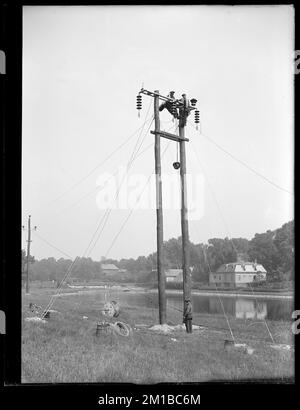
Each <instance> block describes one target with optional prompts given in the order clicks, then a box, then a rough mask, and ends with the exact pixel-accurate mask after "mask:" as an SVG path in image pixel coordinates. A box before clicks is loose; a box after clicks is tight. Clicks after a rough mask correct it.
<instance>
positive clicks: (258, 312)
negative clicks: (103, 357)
mask: <svg viewBox="0 0 300 410" xmlns="http://www.w3.org/2000/svg"><path fill="white" fill-rule="evenodd" d="M113 298H114V299H115V300H117V301H118V302H119V303H120V304H122V302H123V303H125V304H128V305H132V306H143V307H154V308H158V295H157V293H131V292H124V291H118V292H116V291H111V292H109V300H112V299H113ZM220 299H221V300H222V303H223V306H224V310H225V312H226V314H227V315H229V316H233V317H236V318H239V319H257V320H263V319H268V320H291V314H292V311H293V310H294V302H293V300H292V299H279V298H277V299H271V298H265V299H264V298H255V297H253V298H252V297H243V296H232V297H230V296H225V297H220V298H219V297H218V296H217V295H193V297H192V302H193V311H194V312H195V313H210V314H218V315H219V314H220V315H222V314H223V309H222V304H221V303H220ZM182 304H183V302H182V295H181V294H174V293H172V294H171V293H167V307H168V308H169V309H174V310H177V311H182Z"/></svg>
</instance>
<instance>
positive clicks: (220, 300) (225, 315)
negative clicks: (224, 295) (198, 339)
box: [203, 246, 235, 343]
mask: <svg viewBox="0 0 300 410" xmlns="http://www.w3.org/2000/svg"><path fill="white" fill-rule="evenodd" d="M203 252H204V255H205V261H206V263H207V266H208V269H209V273H210V274H212V271H211V268H210V263H209V260H208V258H207V254H206V249H205V246H204V247H203ZM215 286H216V291H217V295H218V298H219V302H220V304H221V306H222V310H223V314H224V317H225V318H226V322H227V325H228V328H229V331H230V334H231V337H232V340H233V342H234V343H235V337H234V336H233V332H232V329H231V326H230V323H229V319H228V316H227V314H226V312H225V308H224V305H223V302H222V299H221V297H220V294H219V292H218V287H217V284H216V282H215Z"/></svg>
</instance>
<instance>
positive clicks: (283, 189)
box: [192, 124, 294, 195]
mask: <svg viewBox="0 0 300 410" xmlns="http://www.w3.org/2000/svg"><path fill="white" fill-rule="evenodd" d="M192 125H193V126H194V124H192ZM194 128H195V126H194ZM196 131H197V132H198V133H199V134H200V135H201V136H203V137H204V138H206V139H207V140H208V141H209V142H210V143H212V144H213V145H215V146H216V147H217V148H219V150H221V151H223V152H224V153H225V154H227V155H229V156H230V157H231V158H232V159H234V160H235V161H237V162H239V163H240V164H241V165H243V166H244V167H246V168H247V169H248V170H249V171H251V172H253V173H254V174H255V175H257V176H259V177H260V178H262V179H263V180H265V181H266V182H268V183H269V184H271V185H273V186H274V187H276V188H278V189H280V190H281V191H284V192H287V193H288V194H290V195H294V193H293V192H291V191H289V190H287V189H285V188H283V187H281V186H280V185H278V184H276V183H275V182H273V181H271V180H270V179H269V178H267V177H266V176H264V175H263V174H261V173H260V172H258V171H256V170H255V169H254V168H252V167H251V166H250V165H248V164H246V162H244V161H242V160H241V159H239V158H237V157H236V156H234V155H233V154H231V153H230V152H229V151H227V150H226V149H225V148H223V147H222V146H221V145H220V144H218V143H217V142H216V141H214V140H213V139H212V138H211V137H209V136H208V135H205V134H203V133H202V132H201V131H199V130H196Z"/></svg>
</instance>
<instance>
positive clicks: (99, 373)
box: [22, 289, 294, 384]
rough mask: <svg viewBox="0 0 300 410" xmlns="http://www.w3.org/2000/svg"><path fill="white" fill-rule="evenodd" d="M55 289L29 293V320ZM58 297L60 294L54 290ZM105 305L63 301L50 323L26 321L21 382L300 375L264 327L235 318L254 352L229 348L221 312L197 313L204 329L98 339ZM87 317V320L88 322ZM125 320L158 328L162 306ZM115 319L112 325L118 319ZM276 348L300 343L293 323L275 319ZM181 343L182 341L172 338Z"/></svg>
mask: <svg viewBox="0 0 300 410" xmlns="http://www.w3.org/2000/svg"><path fill="white" fill-rule="evenodd" d="M49 292H50V291H49V290H47V289H37V290H35V291H34V292H33V293H32V294H31V295H28V296H25V295H23V319H24V318H25V317H26V316H30V315H32V314H30V312H29V310H28V305H29V302H33V303H36V304H38V305H42V306H46V305H47V303H48V302H49V297H50V293H49ZM52 292H53V290H52ZM102 306H103V303H102V302H101V300H100V299H99V294H98V295H97V294H95V293H93V294H84V295H73V296H71V295H70V296H63V297H60V298H58V299H57V301H56V302H55V305H54V307H53V309H55V310H58V311H59V313H53V314H51V318H50V320H49V321H47V323H33V322H27V321H25V320H23V324H22V382H24V383H53V382H55V383H68V382H72V383H83V382H96V383H97V382H98V383H115V382H126V383H127V382H132V383H139V384H149V383H151V384H152V383H159V382H205V381H213V380H230V381H232V380H236V381H237V380H243V379H248V380H249V379H256V380H258V379H266V378H268V379H270V378H277V379H278V378H280V379H283V378H293V376H294V353H293V352H292V351H284V350H275V349H273V348H271V347H270V338H269V336H268V332H267V329H266V327H265V325H264V323H263V322H254V321H252V320H243V319H234V318H230V324H231V326H232V330H233V334H234V336H235V338H236V342H237V343H247V344H248V345H250V346H251V347H253V348H254V349H255V350H254V353H253V354H252V355H248V354H245V353H243V352H242V351H241V350H239V349H233V350H231V351H227V350H225V349H224V340H225V339H229V338H230V334H229V331H228V327H227V324H226V320H225V318H224V317H223V316H218V315H208V314H206V315H203V314H199V315H194V323H197V324H201V325H203V326H206V328H205V330H203V331H201V333H199V332H196V331H195V332H193V333H192V334H191V335H187V334H186V333H185V332H184V331H180V330H178V331H176V332H174V333H172V334H159V333H154V332H151V331H149V330H148V329H145V328H135V329H134V330H133V332H132V334H131V335H130V336H129V337H121V336H118V335H116V334H114V333H107V334H105V333H104V334H101V335H99V336H98V337H97V336H95V330H96V323H97V321H103V320H104V319H106V318H104V317H103V316H102V314H101V312H100V310H101V308H102ZM83 316H87V317H88V319H83ZM181 319H182V318H181V313H180V312H178V311H174V310H170V311H168V323H169V324H178V323H181ZM118 320H120V321H122V322H126V323H128V324H130V325H131V326H132V327H133V328H134V326H135V325H136V324H149V325H150V324H157V323H158V312H157V310H156V309H147V308H140V307H135V306H129V305H125V306H121V313H120V316H119V318H118ZM112 321H113V320H112ZM268 325H269V328H270V330H271V332H272V334H273V335H274V338H275V341H276V343H289V344H292V343H293V337H292V333H291V323H290V322H281V321H279V322H268ZM174 338H175V339H176V340H175V341H174V340H172V339H174Z"/></svg>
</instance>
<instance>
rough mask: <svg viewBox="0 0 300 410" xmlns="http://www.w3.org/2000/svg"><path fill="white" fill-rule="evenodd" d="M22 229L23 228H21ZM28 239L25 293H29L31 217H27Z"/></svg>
mask: <svg viewBox="0 0 300 410" xmlns="http://www.w3.org/2000/svg"><path fill="white" fill-rule="evenodd" d="M23 229H25V227H24V226H23ZM34 230H36V226H35V227H34ZM27 232H28V238H27V263H26V293H29V259H30V243H31V242H32V240H31V215H29V217H28V229H27Z"/></svg>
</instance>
